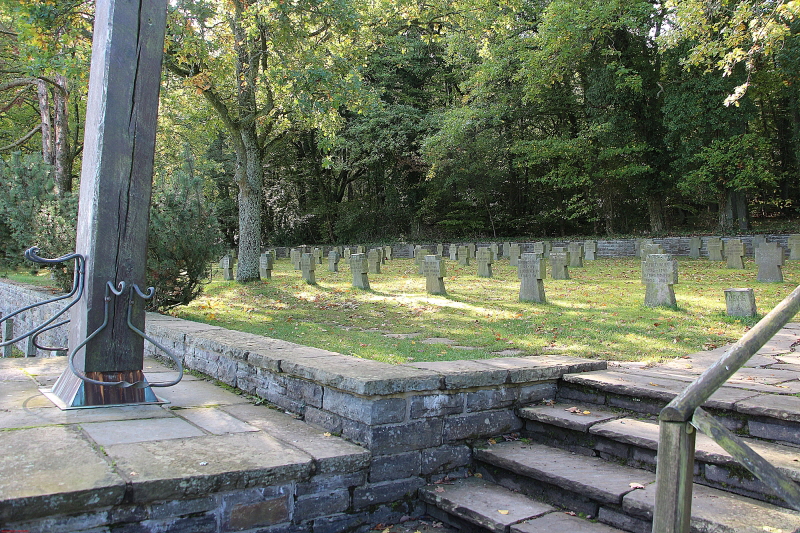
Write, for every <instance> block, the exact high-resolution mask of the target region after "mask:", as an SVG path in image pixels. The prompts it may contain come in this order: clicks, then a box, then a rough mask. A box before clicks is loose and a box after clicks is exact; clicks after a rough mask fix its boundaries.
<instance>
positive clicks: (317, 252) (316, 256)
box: [311, 248, 322, 265]
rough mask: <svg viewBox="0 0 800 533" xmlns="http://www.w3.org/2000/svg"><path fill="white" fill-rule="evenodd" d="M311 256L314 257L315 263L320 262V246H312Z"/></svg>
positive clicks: (319, 263)
mask: <svg viewBox="0 0 800 533" xmlns="http://www.w3.org/2000/svg"><path fill="white" fill-rule="evenodd" d="M311 256H312V257H313V258H314V261H315V262H316V264H318V265H321V264H322V248H314V251H313V252H311Z"/></svg>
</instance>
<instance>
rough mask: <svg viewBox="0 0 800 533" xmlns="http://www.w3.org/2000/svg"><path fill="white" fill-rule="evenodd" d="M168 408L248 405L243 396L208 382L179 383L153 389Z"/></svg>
mask: <svg viewBox="0 0 800 533" xmlns="http://www.w3.org/2000/svg"><path fill="white" fill-rule="evenodd" d="M154 391H155V392H156V394H157V395H158V397H159V398H161V399H162V400H166V401H168V402H169V406H170V407H210V406H214V405H232V404H237V403H249V400H248V399H247V398H245V397H244V396H240V395H238V394H234V393H232V392H230V391H227V390H225V389H223V388H221V387H219V386H217V385H215V384H213V383H211V382H209V381H203V380H196V381H181V382H180V383H178V384H177V385H174V386H172V387H164V388H159V389H154Z"/></svg>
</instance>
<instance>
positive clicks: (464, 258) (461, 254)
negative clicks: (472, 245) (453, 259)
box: [458, 246, 469, 266]
mask: <svg viewBox="0 0 800 533" xmlns="http://www.w3.org/2000/svg"><path fill="white" fill-rule="evenodd" d="M458 264H459V265H461V266H469V248H467V247H466V246H459V247H458Z"/></svg>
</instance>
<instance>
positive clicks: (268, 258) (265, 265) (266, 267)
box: [258, 252, 274, 279]
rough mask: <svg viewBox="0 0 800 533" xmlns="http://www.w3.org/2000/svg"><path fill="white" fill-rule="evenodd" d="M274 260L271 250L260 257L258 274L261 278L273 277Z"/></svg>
mask: <svg viewBox="0 0 800 533" xmlns="http://www.w3.org/2000/svg"><path fill="white" fill-rule="evenodd" d="M273 262H274V259H273V257H272V254H271V253H269V252H267V253H265V254H261V257H259V258H258V275H259V276H261V279H272V264H273Z"/></svg>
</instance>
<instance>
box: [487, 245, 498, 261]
mask: <svg viewBox="0 0 800 533" xmlns="http://www.w3.org/2000/svg"><path fill="white" fill-rule="evenodd" d="M489 249H490V250H491V251H492V256H493V257H494V258H495V260H497V259H500V247H499V246H497V243H496V242H493V243H492V244H490V245H489Z"/></svg>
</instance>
